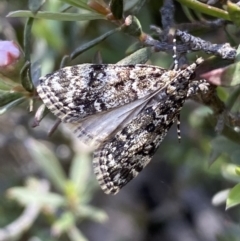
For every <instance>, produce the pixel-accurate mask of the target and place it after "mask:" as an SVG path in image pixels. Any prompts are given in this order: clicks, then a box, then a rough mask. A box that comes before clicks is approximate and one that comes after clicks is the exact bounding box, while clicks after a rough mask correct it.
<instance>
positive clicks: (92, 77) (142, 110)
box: [36, 58, 208, 194]
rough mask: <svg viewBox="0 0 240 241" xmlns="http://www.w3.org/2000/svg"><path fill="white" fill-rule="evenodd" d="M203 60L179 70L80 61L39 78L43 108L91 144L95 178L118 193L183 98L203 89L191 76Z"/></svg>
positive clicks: (160, 137)
mask: <svg viewBox="0 0 240 241" xmlns="http://www.w3.org/2000/svg"><path fill="white" fill-rule="evenodd" d="M202 62H203V59H202V58H198V59H197V60H196V62H195V63H193V64H191V65H189V66H187V67H186V68H184V69H182V70H167V69H163V68H161V67H157V66H152V65H144V64H136V65H117V64H116V65H115V64H82V65H75V66H72V67H65V68H62V69H60V70H58V71H56V72H54V73H51V74H48V75H46V76H44V77H41V78H40V79H39V83H38V86H37V87H36V90H37V92H38V95H39V96H40V98H41V99H42V101H43V102H44V104H45V105H46V106H47V108H48V109H49V110H50V111H51V112H52V113H53V114H54V115H56V116H57V117H58V118H60V120H61V121H62V122H64V123H67V124H68V125H69V126H70V128H71V129H72V130H73V132H74V133H75V134H76V136H77V137H78V138H80V139H81V141H82V142H84V143H85V144H87V145H88V146H90V147H92V148H93V150H94V152H93V167H94V173H95V174H96V178H97V180H98V182H99V184H100V186H101V188H102V190H103V191H104V192H105V193H106V194H116V193H117V192H118V191H119V190H120V189H121V188H122V187H123V186H125V185H126V184H127V183H128V182H129V181H130V180H132V179H133V178H134V177H136V176H137V175H138V173H139V172H140V171H141V170H142V169H143V168H144V167H145V166H146V165H147V164H148V163H149V162H150V160H151V159H152V156H153V155H154V153H155V152H156V150H157V148H158V146H159V145H160V143H161V142H162V140H163V139H164V137H165V136H166V134H167V132H168V130H169V128H170V127H171V126H172V124H173V123H174V122H175V121H177V120H178V118H179V114H180V110H181V108H182V106H183V104H184V102H185V100H186V99H187V98H188V97H189V96H191V95H194V94H196V93H197V92H199V91H207V89H208V84H207V83H206V82H205V81H204V80H194V74H195V70H196V68H197V67H198V65H200V64H201V63H202Z"/></svg>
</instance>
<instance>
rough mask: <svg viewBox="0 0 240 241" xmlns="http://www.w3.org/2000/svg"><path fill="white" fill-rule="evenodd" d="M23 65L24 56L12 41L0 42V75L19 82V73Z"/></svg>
mask: <svg viewBox="0 0 240 241" xmlns="http://www.w3.org/2000/svg"><path fill="white" fill-rule="evenodd" d="M23 64H24V54H23V51H22V50H21V48H20V47H19V46H18V45H17V44H16V43H15V42H14V41H1V40H0V74H1V75H4V76H6V77H8V78H9V79H12V80H13V81H15V82H19V81H20V71H21V68H22V66H23Z"/></svg>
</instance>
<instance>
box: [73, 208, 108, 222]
mask: <svg viewBox="0 0 240 241" xmlns="http://www.w3.org/2000/svg"><path fill="white" fill-rule="evenodd" d="M77 215H78V216H79V217H81V218H83V219H86V218H88V219H91V220H93V221H95V222H99V223H103V222H105V221H107V220H108V216H107V214H106V212H105V211H103V210H101V209H99V208H95V207H93V206H90V205H79V207H78V210H77Z"/></svg>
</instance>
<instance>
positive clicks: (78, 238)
mask: <svg viewBox="0 0 240 241" xmlns="http://www.w3.org/2000/svg"><path fill="white" fill-rule="evenodd" d="M67 234H68V237H69V238H70V240H71V241H88V239H87V238H86V237H85V236H84V235H83V234H82V232H81V231H80V230H79V229H78V228H77V227H76V226H75V225H74V226H73V227H71V228H70V229H68V230H67Z"/></svg>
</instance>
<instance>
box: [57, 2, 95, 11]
mask: <svg viewBox="0 0 240 241" xmlns="http://www.w3.org/2000/svg"><path fill="white" fill-rule="evenodd" d="M60 1H61V2H65V3H67V4H69V5H71V6H74V7H77V8H82V9H86V10H89V11H93V9H91V8H90V7H89V6H88V5H87V2H88V0H60Z"/></svg>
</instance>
